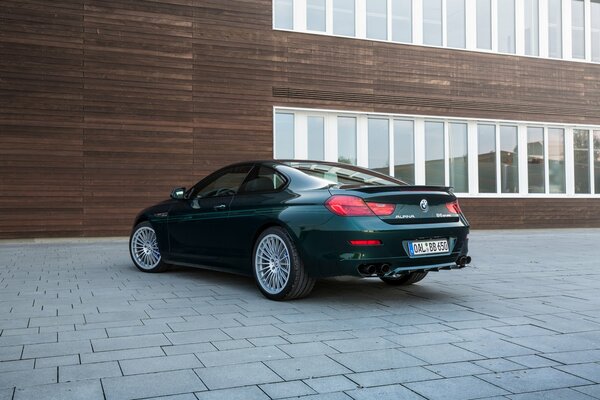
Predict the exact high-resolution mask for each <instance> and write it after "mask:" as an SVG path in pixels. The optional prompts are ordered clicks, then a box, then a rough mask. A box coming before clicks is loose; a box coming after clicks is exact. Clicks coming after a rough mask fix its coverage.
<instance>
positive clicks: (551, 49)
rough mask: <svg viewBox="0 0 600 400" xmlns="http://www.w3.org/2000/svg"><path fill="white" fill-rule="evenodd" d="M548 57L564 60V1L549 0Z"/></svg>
mask: <svg viewBox="0 0 600 400" xmlns="http://www.w3.org/2000/svg"><path fill="white" fill-rule="evenodd" d="M548 56H549V57H551V58H562V56H563V54H562V0H548Z"/></svg>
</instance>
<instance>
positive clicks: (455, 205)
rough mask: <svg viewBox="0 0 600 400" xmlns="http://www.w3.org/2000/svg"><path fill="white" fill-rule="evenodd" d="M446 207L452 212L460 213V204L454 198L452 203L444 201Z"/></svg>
mask: <svg viewBox="0 0 600 400" xmlns="http://www.w3.org/2000/svg"><path fill="white" fill-rule="evenodd" d="M446 208H447V209H448V211H450V212H451V213H452V214H460V213H461V211H460V206H459V205H458V200H454V201H453V202H452V203H446Z"/></svg>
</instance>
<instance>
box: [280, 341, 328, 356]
mask: <svg viewBox="0 0 600 400" xmlns="http://www.w3.org/2000/svg"><path fill="white" fill-rule="evenodd" d="M277 347H278V348H279V349H281V350H283V351H284V352H285V353H286V354H289V355H290V357H307V356H317V355H322V354H336V353H337V350H335V349H333V348H331V347H329V346H328V345H327V344H324V343H320V342H316V343H294V344H284V345H280V346H277Z"/></svg>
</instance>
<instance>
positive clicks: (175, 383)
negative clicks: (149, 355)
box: [102, 370, 206, 400]
mask: <svg viewBox="0 0 600 400" xmlns="http://www.w3.org/2000/svg"><path fill="white" fill-rule="evenodd" d="M102 386H103V387H104V393H105V395H106V400H130V399H139V398H144V397H157V396H166V395H173V394H182V393H191V392H200V391H203V390H206V386H204V384H203V383H202V381H200V379H199V378H198V376H197V375H196V374H195V373H194V372H193V371H191V370H182V371H170V372H158V373H153V374H143V375H130V376H121V377H117V378H105V379H102Z"/></svg>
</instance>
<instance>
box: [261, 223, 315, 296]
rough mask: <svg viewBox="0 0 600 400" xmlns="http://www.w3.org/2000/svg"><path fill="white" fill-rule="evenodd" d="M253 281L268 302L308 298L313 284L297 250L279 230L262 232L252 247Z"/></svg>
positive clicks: (281, 230)
mask: <svg viewBox="0 0 600 400" xmlns="http://www.w3.org/2000/svg"><path fill="white" fill-rule="evenodd" d="M252 260H253V261H252V263H253V268H252V271H253V273H254V279H255V280H256V284H257V285H258V288H259V289H260V291H261V292H262V294H263V295H264V296H265V297H267V298H269V299H271V300H291V299H298V298H301V297H305V296H307V295H308V294H309V293H310V291H311V290H312V288H313V287H314V285H315V279H314V278H311V277H310V276H309V275H308V274H307V273H306V271H305V269H304V264H303V263H302V259H301V258H300V256H299V254H298V249H297V248H296V246H295V245H294V243H293V241H292V239H291V238H290V236H289V235H288V233H287V232H286V231H285V230H284V229H283V228H281V227H277V226H275V227H271V228H268V229H265V230H264V231H263V232H262V233H261V234H260V235H259V237H258V239H257V240H256V243H255V244H254V253H253V257H252Z"/></svg>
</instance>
